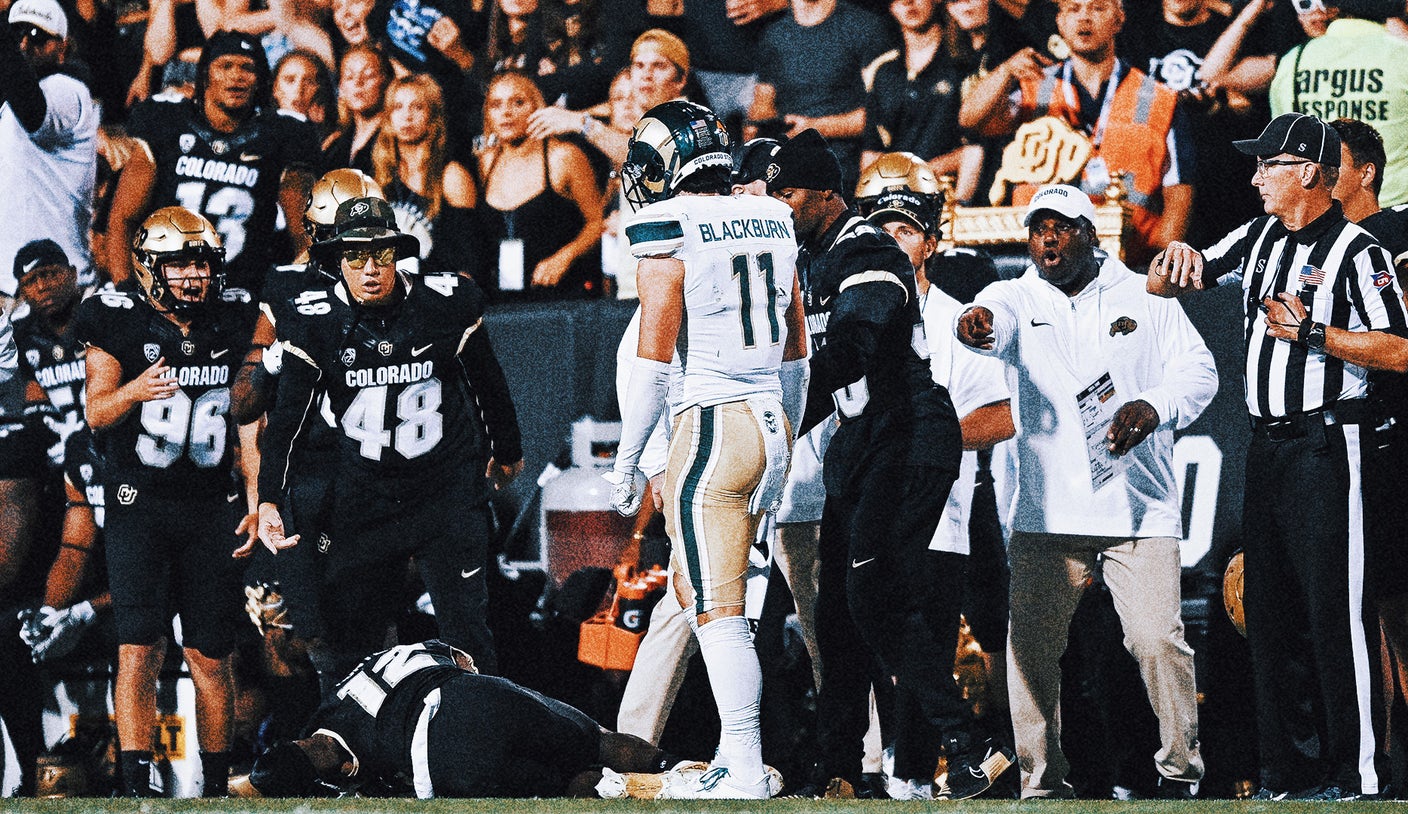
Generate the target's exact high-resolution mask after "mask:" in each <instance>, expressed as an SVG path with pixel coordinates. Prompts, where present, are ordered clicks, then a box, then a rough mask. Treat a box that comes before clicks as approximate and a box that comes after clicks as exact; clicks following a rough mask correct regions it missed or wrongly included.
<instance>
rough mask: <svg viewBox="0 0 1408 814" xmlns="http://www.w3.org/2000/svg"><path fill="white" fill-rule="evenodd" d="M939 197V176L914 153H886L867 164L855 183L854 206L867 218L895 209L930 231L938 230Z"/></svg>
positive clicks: (940, 194)
mask: <svg viewBox="0 0 1408 814" xmlns="http://www.w3.org/2000/svg"><path fill="white" fill-rule="evenodd" d="M887 193H888V194H887ZM882 197H883V198H884V199H885V200H884V201H882V200H881V199H882ZM941 198H942V193H941V192H940V190H939V179H938V178H937V177H936V176H935V175H934V171H933V170H931V169H929V165H928V164H926V163H924V159H922V158H920V157H919V156H917V155H915V154H913V153H885V154H884V155H882V156H880V157H879V158H877V159H875V160H874V161H873V162H871V164H870V166H869V167H866V169H865V172H863V173H861V176H860V181H859V182H857V183H856V195H855V199H856V208H857V209H859V210H860V213H861V215H863V216H865V217H867V218H868V217H870V216H871V215H873V214H875V213H876V212H877V211H879V210H882V209H895V210H897V211H900V212H902V213H904V214H906V215H908V216H909V217H911V218H916V219H918V221H919V223H920V225H921V226H923V227H924V228H926V229H928V230H930V231H937V230H938V222H939V206H940V204H941V202H942V201H941Z"/></svg>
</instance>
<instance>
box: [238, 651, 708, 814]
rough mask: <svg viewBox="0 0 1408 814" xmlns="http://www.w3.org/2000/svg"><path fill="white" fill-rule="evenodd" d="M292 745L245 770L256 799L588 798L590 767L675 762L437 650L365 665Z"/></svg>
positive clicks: (656, 766) (376, 658) (595, 772)
mask: <svg viewBox="0 0 1408 814" xmlns="http://www.w3.org/2000/svg"><path fill="white" fill-rule="evenodd" d="M305 731H307V732H308V733H309V734H308V736H307V737H304V738H302V739H300V740H296V741H283V742H280V743H276V744H274V745H273V746H272V747H270V749H269V750H268V751H267V752H265V753H264V754H263V755H262V756H260V758H259V759H258V760H257V761H255V764H254V770H253V771H252V772H251V773H250V776H249V779H250V784H251V785H252V786H253V787H254V790H255V791H256V792H258V793H259V794H260V795H262V796H265V797H327V796H336V795H337V794H339V793H341V792H343V791H347V790H352V789H357V790H360V791H362V792H363V793H387V792H390V793H393V794H395V793H401V792H405V791H409V790H412V789H413V790H414V792H415V795H416V796H417V797H421V798H429V797H564V796H566V797H590V796H594V791H593V788H594V786H595V785H596V783H597V781H599V780H600V779H601V775H602V771H601V767H607V768H610V769H613V770H615V771H618V772H644V773H663V772H666V771H667V770H668V769H670V768H671V767H674V766H676V765H677V764H679V763H680V762H681V761H680V759H679V758H676V757H673V756H671V755H669V754H667V753H666V752H663V751H661V750H659V749H657V748H655V747H654V746H651V745H650V744H649V743H647V742H646V741H644V740H641V739H640V738H637V737H635V736H634V735H623V734H621V733H619V732H612V731H610V730H608V729H605V728H604V727H602V726H601V725H599V724H597V723H596V722H595V721H593V720H592V719H591V718H588V717H587V716H586V715H585V714H583V713H582V712H581V711H579V710H577V709H575V708H573V707H571V706H568V705H567V704H564V703H562V702H561V701H555V700H553V699H551V698H548V697H546V696H544V695H540V694H539V693H536V692H533V691H532V690H529V689H526V688H524V687H520V686H518V685H517V684H515V683H513V682H512V681H509V680H507V679H503V678H497V677H494V676H485V675H479V674H478V673H477V672H476V671H475V668H474V662H473V660H472V659H471V658H470V657H469V655H468V654H467V653H465V652H464V651H462V650H458V649H456V648H454V647H451V646H450V645H447V644H445V643H444V642H441V641H439V640H436V639H432V640H430V641H427V642H422V643H420V644H410V645H401V646H400V647H393V648H391V649H390V650H384V651H382V652H380V653H374V654H372V655H370V656H368V657H367V658H366V659H364V660H363V661H362V663H361V664H360V665H358V667H357V669H355V670H353V671H352V673H351V674H350V675H348V676H347V678H345V679H343V680H342V683H340V684H338V686H337V690H336V692H335V693H334V694H333V695H332V696H331V697H330V698H329V699H328V700H327V701H326V702H324V704H323V706H322V707H321V708H320V709H319V710H318V712H317V713H315V714H314V716H313V719H312V721H310V722H309V724H308V727H307V729H306V730H305Z"/></svg>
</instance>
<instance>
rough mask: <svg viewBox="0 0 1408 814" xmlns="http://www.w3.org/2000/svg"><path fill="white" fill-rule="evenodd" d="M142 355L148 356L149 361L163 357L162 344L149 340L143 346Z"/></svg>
mask: <svg viewBox="0 0 1408 814" xmlns="http://www.w3.org/2000/svg"><path fill="white" fill-rule="evenodd" d="M142 355H143V356H145V357H147V361H148V362H155V361H156V360H157V359H160V358H161V346H160V345H158V344H157V343H155V342H148V343H147V344H145V345H143V346H142Z"/></svg>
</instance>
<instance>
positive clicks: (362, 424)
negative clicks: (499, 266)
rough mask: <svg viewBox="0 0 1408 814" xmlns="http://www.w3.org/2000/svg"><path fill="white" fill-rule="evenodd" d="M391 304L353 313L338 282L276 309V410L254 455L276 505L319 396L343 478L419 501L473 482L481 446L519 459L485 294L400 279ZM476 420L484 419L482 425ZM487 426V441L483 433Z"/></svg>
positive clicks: (455, 283) (479, 470)
mask: <svg viewBox="0 0 1408 814" xmlns="http://www.w3.org/2000/svg"><path fill="white" fill-rule="evenodd" d="M398 285H399V286H400V287H401V291H403V292H404V299H402V301H401V302H399V303H397V304H395V305H389V306H382V307H378V308H368V307H365V306H360V305H354V304H352V301H351V299H350V297H349V295H348V293H347V287H346V284H345V283H341V282H339V283H337V284H336V285H334V286H332V287H330V288H316V289H310V290H308V291H305V292H303V293H301V294H299V295H298V296H296V297H294V298H293V299H292V300H290V301H289V303H288V307H285V308H283V309H282V313H284V314H285V316H284V317H283V318H281V319H280V320H279V325H278V336H279V341H280V343H281V344H282V345H283V348H284V353H283V357H284V362H283V370H282V372H281V373H280V376H279V395H278V402H277V404H276V405H275V406H274V409H273V411H272V412H271V413H270V415H269V423H268V426H267V427H266V429H265V433H264V441H263V444H262V446H261V450H262V452H263V464H262V466H261V475H260V495H261V499H262V500H265V501H272V502H278V500H277V496H278V495H280V494H281V493H282V490H283V488H284V487H286V486H287V484H286V483H283V482H282V479H283V478H284V477H286V475H285V473H286V462H287V459H288V456H289V455H290V454H291V452H292V449H293V445H294V444H295V443H298V442H299V438H300V437H301V436H302V435H303V434H304V433H306V432H307V430H306V429H304V427H305V426H306V425H307V424H308V423H309V422H312V421H319V420H322V419H321V418H319V417H318V416H317V415H316V414H315V412H316V411H317V410H318V396H319V395H320V394H321V393H324V392H325V393H326V394H327V397H328V403H329V405H330V408H331V411H332V418H333V423H334V424H335V425H336V426H337V429H338V430H339V446H340V448H341V453H340V455H339V460H340V470H339V479H340V480H341V481H344V482H350V483H352V484H354V485H357V486H359V487H361V488H363V489H366V488H369V485H370V484H375V486H374V487H371V488H374V489H375V490H376V491H377V492H379V493H381V494H382V495H383V496H385V497H389V498H392V499H394V500H411V501H415V500H417V499H419V498H424V497H425V496H426V495H427V494H430V493H435V492H436V490H437V489H438V487H440V486H443V485H444V484H447V483H451V482H455V481H457V480H458V479H459V478H461V477H463V476H466V475H469V476H479V477H480V479H481V480H482V475H483V472H484V466H485V463H486V462H487V460H488V455H489V453H488V450H487V449H486V448H485V446H486V440H491V441H492V444H493V454H494V456H495V457H496V458H497V459H498V460H500V461H505V462H512V461H516V460H518V458H519V457H520V456H521V454H522V452H521V449H520V446H519V436H518V424H517V417H516V415H515V414H514V411H513V405H512V401H511V400H510V399H509V397H508V391H507V384H506V383H505V381H504V377H503V371H502V370H501V369H500V368H499V364H498V361H497V360H496V359H495V357H494V355H493V352H492V350H490V348H489V345H488V341H487V339H486V337H485V334H484V331H485V328H484V325H483V314H484V309H483V295H482V294H481V293H480V291H479V288H478V286H476V285H475V284H474V282H473V281H472V280H469V279H468V278H465V277H460V276H459V275H456V274H427V275H420V276H413V277H412V276H402V277H401V278H400V281H399V283H398ZM481 411H482V420H481ZM486 425H487V430H488V433H487V436H488V437H487V439H486V433H485V429H486Z"/></svg>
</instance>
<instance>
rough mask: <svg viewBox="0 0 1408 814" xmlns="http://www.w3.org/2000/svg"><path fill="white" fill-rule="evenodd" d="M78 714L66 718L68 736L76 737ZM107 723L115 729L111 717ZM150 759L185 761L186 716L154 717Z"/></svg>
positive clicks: (115, 722) (114, 723)
mask: <svg viewBox="0 0 1408 814" xmlns="http://www.w3.org/2000/svg"><path fill="white" fill-rule="evenodd" d="M81 717H87V716H80V715H78V714H76V713H75V714H73V715H70V716H68V736H69V737H70V738H76V737H78V721H79V718H81ZM108 721H109V722H111V723H112V725H113V726H114V727H115V726H117V720H116V719H115V718H113V717H112V716H111V715H109V716H108ZM152 744H153V746H152V757H153V758H162V759H165V760H170V761H176V760H185V759H186V716H184V715H173V714H162V715H158V716H156V724H155V725H154V726H153V727H152Z"/></svg>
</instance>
